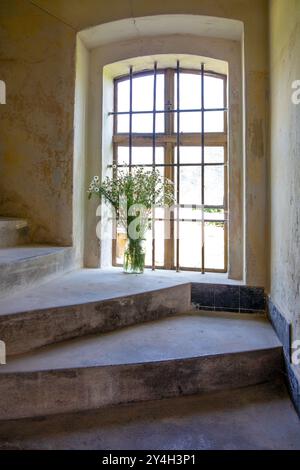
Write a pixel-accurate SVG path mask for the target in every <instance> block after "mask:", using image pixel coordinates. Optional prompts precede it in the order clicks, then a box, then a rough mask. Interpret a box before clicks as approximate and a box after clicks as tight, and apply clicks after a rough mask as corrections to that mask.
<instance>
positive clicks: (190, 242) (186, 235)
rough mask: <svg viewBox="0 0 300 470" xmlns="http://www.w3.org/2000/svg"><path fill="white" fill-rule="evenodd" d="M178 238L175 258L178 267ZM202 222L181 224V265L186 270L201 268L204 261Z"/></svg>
mask: <svg viewBox="0 0 300 470" xmlns="http://www.w3.org/2000/svg"><path fill="white" fill-rule="evenodd" d="M176 236H177V231H176V227H175V243H174V258H175V265H176V262H177V260H176ZM201 240H202V238H201V222H180V224H179V264H180V266H181V267H185V268H197V269H200V268H201V259H202V241H201Z"/></svg>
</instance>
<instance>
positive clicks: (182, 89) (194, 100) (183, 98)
mask: <svg viewBox="0 0 300 470" xmlns="http://www.w3.org/2000/svg"><path fill="white" fill-rule="evenodd" d="M174 95H175V96H174V98H175V99H174V101H175V109H177V74H176V72H175V75H174ZM179 106H180V109H200V108H201V75H200V74H196V73H180V75H179Z"/></svg>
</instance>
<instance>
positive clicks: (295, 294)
mask: <svg viewBox="0 0 300 470" xmlns="http://www.w3.org/2000/svg"><path fill="white" fill-rule="evenodd" d="M270 46H271V54H270V67H271V162H270V189H271V190H270V214H271V216H270V239H271V248H270V265H271V270H270V295H271V299H272V302H273V303H274V304H275V305H276V307H277V308H278V310H279V311H280V312H281V314H282V315H283V316H284V317H285V319H286V320H287V322H288V323H290V324H291V330H292V332H291V336H292V338H291V340H292V341H293V340H295V339H300V131H299V129H300V103H299V104H298V105H296V104H294V103H293V102H292V93H293V91H295V90H293V89H292V84H293V82H294V81H295V80H300V1H299V0H289V1H288V2H287V1H286V0H273V1H272V2H271V11H270ZM298 96H299V95H298ZM298 376H299V378H300V369H299V370H298Z"/></svg>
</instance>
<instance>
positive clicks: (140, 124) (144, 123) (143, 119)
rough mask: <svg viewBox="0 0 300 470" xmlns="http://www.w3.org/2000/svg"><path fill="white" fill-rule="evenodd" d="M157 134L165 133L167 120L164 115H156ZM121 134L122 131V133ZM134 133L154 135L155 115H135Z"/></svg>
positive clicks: (133, 116)
mask: <svg viewBox="0 0 300 470" xmlns="http://www.w3.org/2000/svg"><path fill="white" fill-rule="evenodd" d="M155 128H156V132H164V130H165V120H164V114H163V113H158V114H156V122H155ZM120 132H121V131H120ZM127 132H129V118H128V131H127ZM132 132H133V133H140V134H141V133H142V134H152V132H153V113H149V114H133V115H132Z"/></svg>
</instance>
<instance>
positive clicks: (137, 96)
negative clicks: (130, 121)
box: [132, 74, 165, 111]
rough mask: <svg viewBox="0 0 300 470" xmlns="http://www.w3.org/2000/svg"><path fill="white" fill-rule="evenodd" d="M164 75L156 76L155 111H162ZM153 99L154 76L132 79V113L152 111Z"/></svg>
mask: <svg viewBox="0 0 300 470" xmlns="http://www.w3.org/2000/svg"><path fill="white" fill-rule="evenodd" d="M164 87H165V86H164V75H163V74H157V76H156V109H158V110H161V109H164ZM153 98H154V75H153V74H152V75H145V76H141V77H134V78H133V80H132V109H133V111H152V110H153Z"/></svg>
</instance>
